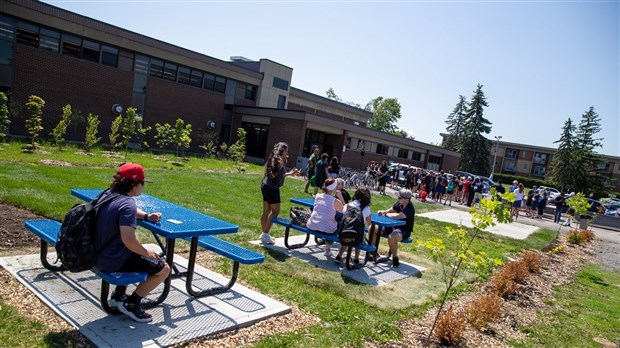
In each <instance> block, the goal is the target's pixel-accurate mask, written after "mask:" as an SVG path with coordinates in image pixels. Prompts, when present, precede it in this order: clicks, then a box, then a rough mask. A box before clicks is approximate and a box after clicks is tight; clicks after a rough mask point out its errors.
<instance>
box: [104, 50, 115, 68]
mask: <svg viewBox="0 0 620 348" xmlns="http://www.w3.org/2000/svg"><path fill="white" fill-rule="evenodd" d="M101 64H103V65H107V66H112V67H115V68H116V67H118V48H114V47H110V46H106V45H101Z"/></svg>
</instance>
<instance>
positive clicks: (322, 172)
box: [314, 153, 329, 195]
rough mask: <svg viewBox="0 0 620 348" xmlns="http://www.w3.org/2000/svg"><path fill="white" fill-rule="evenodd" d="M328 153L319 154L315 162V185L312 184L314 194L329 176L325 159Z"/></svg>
mask: <svg viewBox="0 0 620 348" xmlns="http://www.w3.org/2000/svg"><path fill="white" fill-rule="evenodd" d="M328 158H329V155H328V154H326V153H323V154H321V159H320V160H319V161H318V162H317V163H316V170H315V173H314V175H315V176H316V180H315V185H314V194H315V195H316V193H317V192H318V191H319V189H322V188H323V184H324V183H325V180H327V178H329V170H328V168H329V163H327V159H328Z"/></svg>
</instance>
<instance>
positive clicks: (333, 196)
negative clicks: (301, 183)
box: [306, 178, 344, 257]
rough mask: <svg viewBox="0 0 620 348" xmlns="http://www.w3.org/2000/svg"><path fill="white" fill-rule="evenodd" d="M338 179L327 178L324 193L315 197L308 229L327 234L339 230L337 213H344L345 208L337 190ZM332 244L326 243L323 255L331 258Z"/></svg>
mask: <svg viewBox="0 0 620 348" xmlns="http://www.w3.org/2000/svg"><path fill="white" fill-rule="evenodd" d="M336 187H337V184H336V179H334V178H327V180H325V184H324V186H323V193H317V194H316V195H315V196H314V208H312V214H310V218H309V219H308V222H307V223H306V227H307V228H309V229H311V230H313V231H319V232H321V233H326V234H334V233H336V230H337V229H338V222H337V221H336V212H339V213H342V209H343V207H344V198H343V197H342V193H340V191H337V190H336ZM331 248H332V242H330V241H325V253H324V254H323V255H325V256H327V257H330V256H332V255H333V254H332V252H331Z"/></svg>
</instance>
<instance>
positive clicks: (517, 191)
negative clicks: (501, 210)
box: [510, 184, 525, 220]
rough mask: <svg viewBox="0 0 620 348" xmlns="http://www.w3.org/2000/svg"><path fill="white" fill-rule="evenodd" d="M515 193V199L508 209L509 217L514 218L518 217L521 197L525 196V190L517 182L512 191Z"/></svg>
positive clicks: (521, 201)
mask: <svg viewBox="0 0 620 348" xmlns="http://www.w3.org/2000/svg"><path fill="white" fill-rule="evenodd" d="M513 193H514V194H515V200H514V202H512V208H511V209H510V217H513V216H514V218H515V220H516V219H518V218H519V210H521V204H522V203H523V197H524V196H525V191H524V190H523V184H519V185H518V186H517V188H516V189H515V190H514V192H513Z"/></svg>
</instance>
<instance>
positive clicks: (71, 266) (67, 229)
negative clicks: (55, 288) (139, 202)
mask: <svg viewBox="0 0 620 348" xmlns="http://www.w3.org/2000/svg"><path fill="white" fill-rule="evenodd" d="M105 192H106V191H104V192H102V193H101V194H100V195H99V196H97V198H95V199H94V200H92V201H91V202H88V203H81V204H76V205H74V206H73V207H72V208H71V209H70V210H69V212H68V213H67V215H65V220H64V221H63V223H62V225H61V227H60V234H59V235H58V242H57V243H56V255H57V257H58V259H60V262H61V263H62V265H63V266H64V267H65V268H66V269H67V270H69V271H71V272H82V271H86V270H89V269H91V268H93V267H94V266H95V262H96V261H97V255H98V254H99V251H101V250H103V249H105V248H106V247H107V246H108V245H109V244H110V242H112V240H113V239H114V238H116V236H117V235H118V234H116V235H115V236H114V237H112V238H110V240H108V241H107V242H106V243H105V244H104V245H103V246H102V247H101V248H100V249H99V250H96V249H95V228H96V221H97V209H98V208H99V207H100V206H102V205H104V204H106V203H108V202H110V201H111V200H113V199H114V198H116V197H118V196H119V195H118V194H117V193H115V194H110V195H109V196H108V197H106V198H105V199H104V200H103V201H101V202H99V199H100V198H101V196H102V195H103V193H105Z"/></svg>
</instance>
